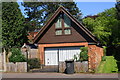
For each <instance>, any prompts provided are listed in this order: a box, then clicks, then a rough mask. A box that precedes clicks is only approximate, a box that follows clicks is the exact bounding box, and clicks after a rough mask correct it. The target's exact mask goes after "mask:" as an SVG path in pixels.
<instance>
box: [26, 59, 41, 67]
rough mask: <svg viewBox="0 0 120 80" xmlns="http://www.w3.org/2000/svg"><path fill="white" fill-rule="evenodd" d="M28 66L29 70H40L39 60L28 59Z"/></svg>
mask: <svg viewBox="0 0 120 80" xmlns="http://www.w3.org/2000/svg"><path fill="white" fill-rule="evenodd" d="M28 64H29V66H30V69H33V68H40V60H39V59H37V58H32V59H28Z"/></svg>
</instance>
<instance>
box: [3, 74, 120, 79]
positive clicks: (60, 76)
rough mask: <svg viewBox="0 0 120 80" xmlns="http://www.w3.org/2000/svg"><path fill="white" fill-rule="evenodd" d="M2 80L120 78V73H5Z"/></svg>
mask: <svg viewBox="0 0 120 80" xmlns="http://www.w3.org/2000/svg"><path fill="white" fill-rule="evenodd" d="M2 80H120V74H118V73H112V74H99V73H96V74H87V73H86V74H83V73H78V74H64V73H3V74H2Z"/></svg>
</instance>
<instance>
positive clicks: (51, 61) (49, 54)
mask: <svg viewBox="0 0 120 80" xmlns="http://www.w3.org/2000/svg"><path fill="white" fill-rule="evenodd" d="M57 51H58V50H57V49H53V48H52V49H50V48H48V49H45V65H58V54H57Z"/></svg>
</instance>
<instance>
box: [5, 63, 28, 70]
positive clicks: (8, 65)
mask: <svg viewBox="0 0 120 80" xmlns="http://www.w3.org/2000/svg"><path fill="white" fill-rule="evenodd" d="M6 69H7V72H27V62H16V63H6Z"/></svg>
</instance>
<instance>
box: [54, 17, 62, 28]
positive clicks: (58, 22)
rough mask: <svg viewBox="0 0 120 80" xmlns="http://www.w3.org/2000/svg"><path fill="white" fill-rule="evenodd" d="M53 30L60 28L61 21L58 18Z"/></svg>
mask: <svg viewBox="0 0 120 80" xmlns="http://www.w3.org/2000/svg"><path fill="white" fill-rule="evenodd" d="M55 28H62V19H61V17H58V19H57V22H56V25H55Z"/></svg>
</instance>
